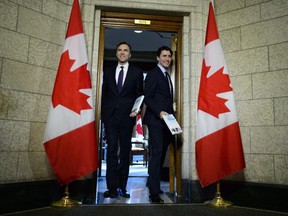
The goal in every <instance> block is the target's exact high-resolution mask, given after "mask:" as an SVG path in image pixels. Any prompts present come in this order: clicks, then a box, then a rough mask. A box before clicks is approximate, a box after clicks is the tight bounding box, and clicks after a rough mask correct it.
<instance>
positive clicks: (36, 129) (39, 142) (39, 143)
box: [29, 122, 46, 151]
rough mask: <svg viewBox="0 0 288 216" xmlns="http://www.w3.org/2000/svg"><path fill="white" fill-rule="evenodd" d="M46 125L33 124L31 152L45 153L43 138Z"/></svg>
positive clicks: (30, 140)
mask: <svg viewBox="0 0 288 216" xmlns="http://www.w3.org/2000/svg"><path fill="white" fill-rule="evenodd" d="M45 128H46V123H38V122H32V123H31V130H30V139H29V151H44V146H43V138H44V131H45Z"/></svg>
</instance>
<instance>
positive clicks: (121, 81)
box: [118, 66, 124, 93]
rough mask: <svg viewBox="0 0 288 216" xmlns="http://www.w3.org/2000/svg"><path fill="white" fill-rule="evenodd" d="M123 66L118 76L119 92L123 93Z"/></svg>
mask: <svg viewBox="0 0 288 216" xmlns="http://www.w3.org/2000/svg"><path fill="white" fill-rule="evenodd" d="M123 68H124V67H123V66H121V70H120V72H119V76H118V92H119V93H121V91H122V83H123V74H124V71H123Z"/></svg>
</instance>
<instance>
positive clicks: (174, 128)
mask: <svg viewBox="0 0 288 216" xmlns="http://www.w3.org/2000/svg"><path fill="white" fill-rule="evenodd" d="M163 119H164V121H165V123H166V125H167V126H168V128H169V130H170V132H171V134H172V135H174V134H180V133H182V132H183V131H182V129H181V127H180V125H179V124H178V122H177V120H176V118H175V117H174V115H172V114H169V115H164V116H163Z"/></svg>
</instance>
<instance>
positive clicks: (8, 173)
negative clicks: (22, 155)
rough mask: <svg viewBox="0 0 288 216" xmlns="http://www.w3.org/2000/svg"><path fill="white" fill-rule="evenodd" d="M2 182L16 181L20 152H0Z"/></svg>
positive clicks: (0, 176)
mask: <svg viewBox="0 0 288 216" xmlns="http://www.w3.org/2000/svg"><path fill="white" fill-rule="evenodd" d="M0 158H1V160H0V183H9V182H15V179H16V176H17V165H18V152H0Z"/></svg>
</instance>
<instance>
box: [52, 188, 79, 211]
mask: <svg viewBox="0 0 288 216" xmlns="http://www.w3.org/2000/svg"><path fill="white" fill-rule="evenodd" d="M81 204H82V203H81V202H78V201H76V200H72V199H71V198H70V196H69V190H68V185H66V186H65V190H64V196H63V197H62V198H61V199H60V200H58V201H55V202H52V203H51V206H52V207H62V208H67V207H76V206H79V205H81Z"/></svg>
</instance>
